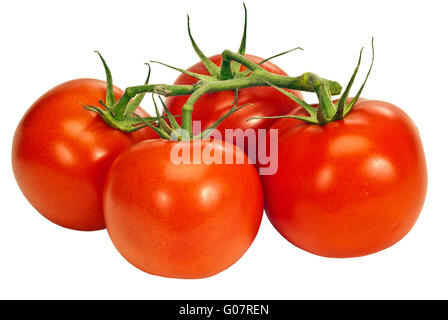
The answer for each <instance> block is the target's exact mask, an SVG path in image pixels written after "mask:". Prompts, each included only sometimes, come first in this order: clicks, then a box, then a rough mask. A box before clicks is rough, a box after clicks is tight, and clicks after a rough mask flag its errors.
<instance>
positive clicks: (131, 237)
mask: <svg viewBox="0 0 448 320" xmlns="http://www.w3.org/2000/svg"><path fill="white" fill-rule="evenodd" d="M199 143H200V146H201V150H203V149H204V148H205V147H206V146H210V145H211V146H214V147H215V148H221V150H223V153H228V152H230V151H231V150H233V151H231V152H233V154H236V153H239V154H242V151H241V150H240V149H238V148H237V147H235V146H234V145H232V144H229V143H225V142H210V141H208V142H207V141H200V142H199ZM177 144H187V146H188V145H190V146H189V147H191V146H192V144H190V142H173V141H167V140H150V141H143V142H141V143H138V144H136V145H134V146H132V147H131V148H129V149H128V150H126V151H125V152H123V153H122V154H121V155H120V156H119V157H118V158H117V159H116V160H115V162H114V163H113V165H112V167H111V169H110V171H109V174H108V176H107V180H106V184H105V188H104V197H103V201H104V205H103V206H104V212H105V219H106V226H107V230H108V233H109V235H110V238H111V240H112V242H113V243H114V245H115V247H116V248H117V249H118V251H119V252H120V253H121V255H122V256H123V257H124V258H125V259H126V260H128V261H129V262H130V263H131V264H133V265H134V266H136V267H137V268H139V269H141V270H143V271H145V272H147V273H150V274H153V275H158V276H164V277H171V278H186V279H187V278H188V279H190V278H191V279H193V278H205V277H209V276H212V275H214V274H217V273H218V272H221V271H223V270H224V269H226V268H228V267H229V266H231V265H232V264H234V263H235V262H236V261H237V260H238V259H239V258H240V257H241V256H242V255H243V254H244V252H245V251H246V250H247V249H248V248H249V246H250V245H251V243H252V242H253V240H254V238H255V236H256V234H257V232H258V229H259V226H260V222H261V219H262V215H263V191H262V187H261V182H260V179H259V176H258V174H257V171H256V169H255V167H254V166H253V165H252V164H249V163H247V161H245V164H238V165H237V164H204V163H201V164H177V165H176V164H173V163H172V162H171V160H170V152H171V150H172V148H173V147H174V146H175V145H177ZM190 150H192V149H190ZM215 150H217V149H215ZM192 153H193V151H191V154H192ZM243 156H244V158H245V159H247V156H246V155H245V154H243ZM237 181H244V183H238V182H237Z"/></svg>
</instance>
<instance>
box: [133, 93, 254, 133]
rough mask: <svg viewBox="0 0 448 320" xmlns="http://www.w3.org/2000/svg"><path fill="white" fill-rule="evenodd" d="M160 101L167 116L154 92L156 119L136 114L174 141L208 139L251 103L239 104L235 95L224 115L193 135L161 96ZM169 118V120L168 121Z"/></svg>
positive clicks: (153, 128) (142, 120) (145, 122)
mask: <svg viewBox="0 0 448 320" xmlns="http://www.w3.org/2000/svg"><path fill="white" fill-rule="evenodd" d="M158 98H159V101H160V103H162V106H163V111H164V112H165V114H166V117H163V116H162V115H161V113H160V110H159V107H158V106H157V102H156V100H155V98H154V93H153V94H152V101H153V103H154V109H155V111H156V115H157V116H156V117H155V119H156V121H150V120H148V119H147V118H142V117H140V116H139V115H137V114H134V115H135V116H136V117H137V118H138V119H139V120H140V121H141V122H143V123H144V125H146V126H148V127H150V128H151V129H152V130H154V131H155V132H156V133H157V134H158V135H159V136H160V137H161V138H162V139H166V140H173V141H186V140H203V139H207V138H208V137H209V136H210V135H211V134H212V132H213V130H214V129H216V128H217V127H218V125H219V124H220V123H221V122H223V121H224V120H225V119H226V118H228V117H229V116H230V115H232V114H233V113H235V112H237V111H238V110H240V109H242V108H244V107H245V106H247V105H249V104H248V103H246V104H244V105H242V106H238V96H235V100H234V102H232V106H231V108H230V109H229V111H227V112H226V113H225V114H224V115H223V116H222V117H220V118H219V119H218V120H216V121H215V122H214V123H213V124H212V125H211V126H209V127H208V128H206V129H205V130H203V131H201V132H199V133H195V134H194V135H191V134H190V133H189V132H188V131H187V130H185V129H183V128H182V127H181V126H180V125H179V124H178V123H177V121H176V119H175V118H176V117H175V116H173V114H172V113H171V112H170V110H169V109H168V108H167V106H166V104H165V102H164V101H163V99H162V98H161V97H160V96H159V97H158ZM165 119H167V120H168V121H166V120H165Z"/></svg>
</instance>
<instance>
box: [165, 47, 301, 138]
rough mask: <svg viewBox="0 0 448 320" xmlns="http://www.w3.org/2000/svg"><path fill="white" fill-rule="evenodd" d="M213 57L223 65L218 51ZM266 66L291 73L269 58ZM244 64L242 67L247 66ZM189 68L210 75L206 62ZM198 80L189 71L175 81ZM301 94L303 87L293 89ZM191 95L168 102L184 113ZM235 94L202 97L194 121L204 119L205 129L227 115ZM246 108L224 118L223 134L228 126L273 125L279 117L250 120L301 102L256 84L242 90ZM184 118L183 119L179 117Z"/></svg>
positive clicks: (175, 111)
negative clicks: (183, 107) (183, 110)
mask: <svg viewBox="0 0 448 320" xmlns="http://www.w3.org/2000/svg"><path fill="white" fill-rule="evenodd" d="M245 57H246V58H248V59H250V60H251V61H253V62H255V63H260V62H261V61H262V60H263V59H262V58H259V57H257V56H253V55H249V54H246V55H245ZM210 60H211V61H212V62H213V63H215V64H216V65H218V66H221V61H222V56H221V55H215V56H212V57H210ZM261 66H262V67H263V68H264V69H265V70H267V71H269V72H271V73H274V74H279V75H284V76H286V75H287V74H286V73H285V72H284V71H283V70H282V69H280V68H279V67H278V66H276V65H275V64H273V63H271V62H269V61H268V62H265V63H263V64H262V65H261ZM245 69H246V68H245V67H244V66H243V67H242V68H241V70H245ZM188 70H189V71H192V72H195V73H199V74H206V75H208V72H207V69H205V67H204V65H203V64H202V62H199V63H197V64H195V65H193V66H192V67H190V68H189V69H188ZM196 82H197V80H196V79H195V78H193V77H190V76H188V75H185V74H181V75H180V76H179V77H178V78H177V79H176V81H175V82H174V84H178V85H180V84H194V83H196ZM291 92H293V93H294V94H296V95H297V96H298V97H302V95H301V93H300V92H299V91H292V90H291ZM188 98H189V96H175V97H167V98H166V105H167V107H168V109H169V110H170V111H171V113H173V114H174V115H181V114H182V106H183V105H184V104H185V102H186V101H187V99H188ZM234 100H235V94H234V92H233V91H222V92H214V93H207V94H204V95H203V96H202V97H200V98H199V100H198V101H197V102H196V103H195V104H194V111H193V115H192V117H193V121H198V120H200V121H201V127H202V129H205V128H208V127H209V126H210V125H212V124H213V123H214V122H215V121H216V120H218V119H219V118H220V117H221V116H223V115H224V114H225V113H226V112H227V111H228V110H229V109H230V108H231V106H232V104H234V103H235V101H234ZM248 103H250V105H247V106H245V107H244V108H243V109H241V110H239V111H238V112H235V113H234V114H232V115H231V116H230V117H228V118H227V119H226V120H224V121H223V122H222V123H221V124H220V125H219V126H218V128H217V129H218V130H219V131H220V132H221V134H224V133H225V130H226V129H242V130H246V129H255V130H257V129H269V128H270V127H271V126H272V125H273V124H274V122H275V119H259V120H252V121H246V120H247V119H249V118H251V117H261V116H263V117H266V116H279V115H284V114H287V113H289V112H291V111H292V110H293V109H295V107H296V106H297V104H296V103H295V102H294V101H293V100H291V99H290V98H288V97H287V96H285V95H284V94H282V93H281V92H279V91H277V90H276V89H274V88H270V87H256V88H246V89H241V90H239V91H238V105H239V106H241V105H244V104H248ZM179 121H180V120H179ZM229 141H230V142H232V143H234V140H233V139H229Z"/></svg>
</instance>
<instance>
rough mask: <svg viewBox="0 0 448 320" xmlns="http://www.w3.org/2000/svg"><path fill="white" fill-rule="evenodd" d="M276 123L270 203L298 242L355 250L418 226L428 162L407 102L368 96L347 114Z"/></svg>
mask: <svg viewBox="0 0 448 320" xmlns="http://www.w3.org/2000/svg"><path fill="white" fill-rule="evenodd" d="M300 110H301V111H299V113H301V115H303V109H300ZM272 129H278V130H279V132H278V134H279V138H278V171H277V173H276V174H274V175H266V176H262V182H263V187H264V192H265V208H266V212H267V215H268V217H269V219H270V221H271V222H272V224H273V225H274V227H275V228H276V229H277V230H278V231H279V232H280V233H281V234H282V235H283V236H284V237H285V238H286V239H287V240H289V241H290V242H291V243H292V244H294V245H296V246H297V247H299V248H302V249H304V250H306V251H309V252H312V253H315V254H318V255H322V256H327V257H356V256H362V255H367V254H371V253H374V252H377V251H379V250H382V249H385V248H387V247H389V246H391V245H393V244H394V243H396V242H397V241H399V240H400V239H401V238H403V237H404V236H405V235H406V234H407V233H408V231H409V230H410V229H411V228H412V226H413V225H414V223H415V222H416V220H417V218H418V216H419V214H420V211H421V209H422V206H423V203H424V200H425V195H426V188H427V170H426V162H425V155H424V151H423V146H422V143H421V140H420V136H419V132H418V130H417V128H416V126H415V124H414V123H413V122H412V120H411V119H410V118H409V117H408V116H407V115H406V114H405V113H404V112H403V111H402V110H401V109H399V108H398V107H396V106H394V105H392V104H390V103H387V102H382V101H374V100H365V99H363V100H359V101H357V102H356V104H355V105H354V107H353V109H352V110H351V111H350V112H349V113H348V114H347V115H346V116H345V117H344V118H343V119H341V120H337V121H332V122H329V123H327V124H324V125H316V124H309V123H305V122H303V121H300V120H297V119H281V120H278V122H277V123H276V124H274V126H272ZM268 140H269V139H268Z"/></svg>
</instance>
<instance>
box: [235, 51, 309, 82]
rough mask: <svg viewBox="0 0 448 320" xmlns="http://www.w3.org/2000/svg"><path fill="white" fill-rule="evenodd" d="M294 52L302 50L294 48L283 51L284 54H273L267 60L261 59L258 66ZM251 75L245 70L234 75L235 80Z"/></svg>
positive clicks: (249, 71)
mask: <svg viewBox="0 0 448 320" xmlns="http://www.w3.org/2000/svg"><path fill="white" fill-rule="evenodd" d="M295 50H303V48H301V47H296V48H294V49H290V50H288V51H284V52H280V53H277V54H275V55H273V56H271V57H269V58H266V59H263V60H262V61H260V62H258V65H259V66H261V65H262V64H263V63H265V62H267V61H269V60H272V59H274V58H277V57H280V56H282V55H285V54H287V53H290V52H292V51H295ZM251 73H252V71H251V70H249V69H246V70H244V71H241V72H238V73H236V74H235V78H243V77H247V76H248V75H249V74H251Z"/></svg>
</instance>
